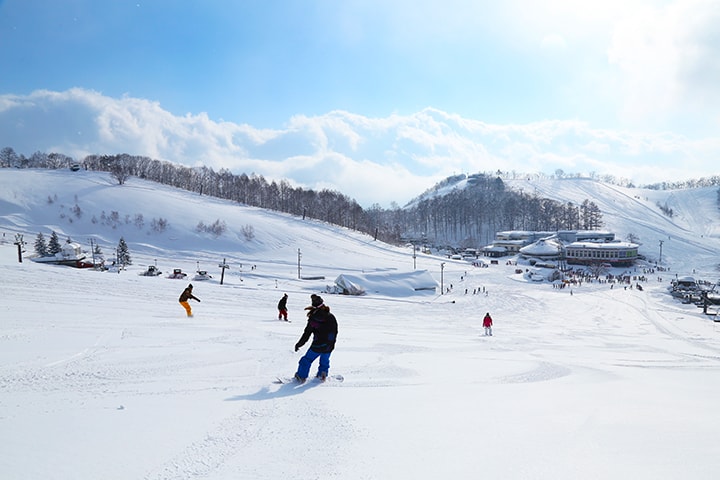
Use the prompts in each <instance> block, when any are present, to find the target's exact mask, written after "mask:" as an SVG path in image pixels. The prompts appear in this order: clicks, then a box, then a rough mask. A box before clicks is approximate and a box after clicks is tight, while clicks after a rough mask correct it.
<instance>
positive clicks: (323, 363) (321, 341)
mask: <svg viewBox="0 0 720 480" xmlns="http://www.w3.org/2000/svg"><path fill="white" fill-rule="evenodd" d="M310 299H311V301H312V305H311V306H309V307H306V308H305V310H307V311H308V313H307V317H308V321H307V325H306V326H305V330H304V331H303V334H302V336H301V337H300V340H298V342H297V343H296V344H295V351H296V352H297V351H298V350H300V348H301V347H302V346H303V345H305V343H306V342H307V341H308V340H309V339H310V335H312V336H313V340H312V344H311V345H310V348H309V349H308V351H307V352H306V353H305V355H303V357H302V358H301V359H300V361H299V362H298V369H297V372H296V373H295V380H297V381H298V382H300V383H303V382H305V380H307V377H308V375H309V373H310V366H311V365H312V363H313V362H314V361H315V359H316V358H318V357H320V364H319V366H318V371H317V378H319V379H320V380H322V381H325V379H326V378H327V376H328V372H329V371H330V354H331V353H332V351H333V350H334V349H335V340H337V334H338V325H337V319H336V318H335V316H334V315H333V314H332V313H330V307H328V306H327V305H325V304H324V302H323V299H322V297H320V295H315V294H312V295H310Z"/></svg>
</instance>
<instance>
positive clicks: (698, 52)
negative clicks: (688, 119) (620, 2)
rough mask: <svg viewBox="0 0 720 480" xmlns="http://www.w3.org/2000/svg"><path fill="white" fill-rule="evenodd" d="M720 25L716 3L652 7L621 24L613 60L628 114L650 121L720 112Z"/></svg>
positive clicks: (696, 0) (697, 0)
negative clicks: (701, 112)
mask: <svg viewBox="0 0 720 480" xmlns="http://www.w3.org/2000/svg"><path fill="white" fill-rule="evenodd" d="M719 26H720V3H718V2H716V1H714V0H684V1H676V2H672V3H669V4H665V5H648V6H645V7H644V8H641V9H637V10H634V11H630V12H628V14H627V15H625V16H624V17H623V18H622V19H621V20H620V21H619V22H617V24H616V25H615V28H614V31H613V36H612V42H611V45H610V47H609V49H608V60H609V62H610V63H611V64H612V65H615V66H617V68H618V69H619V72H620V74H621V76H620V79H619V81H620V86H621V88H622V92H623V98H624V105H625V106H624V109H623V114H624V115H625V116H626V117H627V118H629V119H630V120H647V119H649V118H652V117H654V116H658V117H659V118H667V117H668V116H673V115H679V114H682V115H686V116H692V115H694V114H696V113H697V112H699V111H703V112H707V111H708V110H709V111H713V110H714V111H716V112H717V111H719V110H720V108H719V107H720V92H719V91H718V89H717V85H718V84H720V27H719ZM703 117H704V116H703ZM704 118H705V117H704ZM718 120H720V115H719V114H717V113H716V114H715V115H714V116H713V118H712V121H713V122H715V124H716V126H717V125H719V124H718V123H717V122H718Z"/></svg>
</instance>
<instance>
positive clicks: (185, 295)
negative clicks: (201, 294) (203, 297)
mask: <svg viewBox="0 0 720 480" xmlns="http://www.w3.org/2000/svg"><path fill="white" fill-rule="evenodd" d="M191 298H192V299H193V300H197V301H198V302H199V301H200V299H199V298H197V297H196V296H195V295H193V294H192V288H186V289H185V290H183V293H182V294H180V300H179V301H180V302H187V301H188V300H189V299H191Z"/></svg>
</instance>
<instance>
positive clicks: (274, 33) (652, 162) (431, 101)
mask: <svg viewBox="0 0 720 480" xmlns="http://www.w3.org/2000/svg"><path fill="white" fill-rule="evenodd" d="M0 65H3V66H4V68H3V74H1V75H0V127H2V130H0V146H11V147H13V148H15V149H16V150H17V151H18V152H19V153H25V154H30V153H32V152H33V151H36V150H46V149H49V148H53V149H57V150H58V151H62V153H67V154H71V155H76V156H80V155H83V154H87V153H120V151H123V152H127V153H132V154H138V155H147V156H152V157H153V158H158V157H159V158H161V159H164V160H170V161H175V162H179V163H188V164H199V163H205V164H208V165H210V166H212V167H213V168H216V169H217V168H223V167H225V168H230V169H231V170H233V171H235V172H239V171H245V172H246V173H250V172H256V173H260V174H263V175H265V176H266V177H269V178H275V179H282V178H286V179H289V180H291V181H293V182H295V183H297V184H299V185H304V186H309V187H312V188H334V189H338V190H340V191H342V192H343V193H347V194H348V195H350V196H353V197H355V198H358V199H359V200H360V201H361V204H364V205H367V204H368V203H372V202H373V201H377V202H379V203H381V204H387V202H388V201H390V200H395V201H397V202H398V203H401V204H402V203H403V202H404V201H407V200H409V199H410V198H412V197H413V196H415V195H417V194H419V193H421V192H422V190H424V189H425V188H428V187H430V186H431V185H432V184H434V183H435V182H436V181H437V180H439V179H441V178H443V177H444V176H447V175H451V174H454V173H463V172H464V173H474V172H477V171H492V170H497V169H498V168H499V169H503V170H510V169H513V170H518V171H523V172H534V171H541V172H545V173H553V172H555V171H556V170H557V169H562V170H564V171H566V172H579V173H589V172H598V173H602V174H612V175H616V176H621V177H627V178H629V179H631V180H633V181H635V182H636V183H651V182H655V181H661V180H669V179H677V178H678V175H684V176H685V177H686V178H695V177H699V176H703V175H710V174H717V173H718V172H717V171H716V170H714V162H716V159H717V158H718V154H719V153H720V146H719V145H718V132H719V130H720V129H719V128H718V127H720V113H719V112H720V89H719V88H718V87H717V85H719V84H720V2H715V1H711V0H674V1H671V0H668V1H659V0H656V1H650V0H647V1H645V0H624V1H616V0H606V1H583V2H578V1H571V0H554V1H553V0H547V1H542V0H537V1H530V0H506V1H503V2H495V1H483V0H474V1H471V0H445V1H427V0H426V1H422V0H416V1H404V0H397V1H392V2H388V1H375V0H363V1H352V0H349V1H331V0H320V1H313V0H306V1H300V0H296V1H289V0H278V1H231V0H227V1H218V0H205V1H182V0H175V1H169V0H156V1H145V0H135V1H122V0H104V1H94V0H44V1H41V0H4V1H0ZM48 112H53V113H52V115H53V116H52V117H48V115H50V114H49V113H48ZM109 116H113V120H112V121H109V120H108V117H109ZM448 119H451V120H448ZM54 120H55V121H54ZM76 123H77V125H76ZM33 125H43V127H44V128H42V129H37V128H32V126H33ZM78 125H81V126H82V127H83V128H82V129H79V128H76V127H78ZM138 125H142V128H138ZM70 127H72V128H70ZM103 129H104V130H103ZM479 130H480V131H482V133H478V131H479ZM3 132H4V133H3ZM508 132H514V133H513V134H509V133H508ZM28 149H29V150H28ZM113 149H120V150H116V151H113ZM678 164H682V165H683V168H678V167H677V165H678ZM658 166H662V168H661V169H660V170H659V169H658ZM673 168H674V169H675V170H673ZM326 169H332V173H331V174H327V173H323V175H322V177H321V178H316V177H318V175H317V172H318V171H321V172H327V170H326ZM359 169H364V172H362V173H361V172H359ZM662 173H664V174H666V175H668V177H665V178H661V177H660V174H662ZM387 175H392V176H396V177H397V178H396V181H395V182H394V184H392V185H387V186H386V187H385V188H382V189H381V188H377V190H378V191H377V192H373V191H372V190H371V189H369V187H370V186H376V187H377V186H378V185H377V178H378V176H387ZM361 177H367V182H368V183H364V182H362V181H358V179H359V178H361ZM398 178H399V181H398ZM391 187H392V188H391ZM381 190H382V191H381ZM393 192H395V193H396V197H394V198H392V196H391V193H393ZM371 193H372V194H375V193H377V195H376V196H374V195H371Z"/></svg>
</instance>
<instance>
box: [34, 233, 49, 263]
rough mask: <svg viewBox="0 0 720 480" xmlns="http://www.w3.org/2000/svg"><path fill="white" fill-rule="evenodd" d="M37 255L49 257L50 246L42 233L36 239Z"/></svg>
mask: <svg viewBox="0 0 720 480" xmlns="http://www.w3.org/2000/svg"><path fill="white" fill-rule="evenodd" d="M35 253H36V254H37V255H38V256H40V257H47V256H48V245H47V242H46V241H45V236H44V235H43V234H42V232H40V233H38V234H37V237H35Z"/></svg>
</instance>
